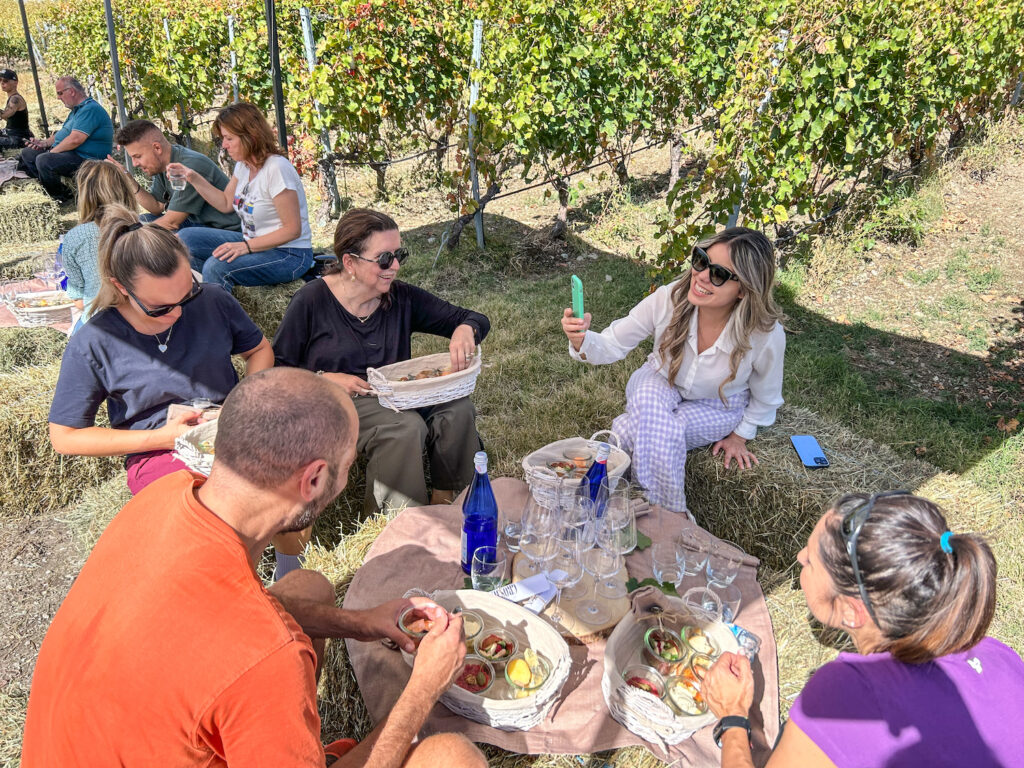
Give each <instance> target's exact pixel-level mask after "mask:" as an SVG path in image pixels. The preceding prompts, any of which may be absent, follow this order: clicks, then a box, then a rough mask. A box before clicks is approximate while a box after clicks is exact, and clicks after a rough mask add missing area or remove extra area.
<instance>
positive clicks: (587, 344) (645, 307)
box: [569, 286, 672, 365]
mask: <svg viewBox="0 0 1024 768" xmlns="http://www.w3.org/2000/svg"><path fill="white" fill-rule="evenodd" d="M671 304H672V299H671V286H662V287H661V288H659V289H658V290H657V291H655V292H654V293H652V294H651V295H650V296H648V297H647V298H645V299H644V300H643V301H641V302H640V303H639V304H637V305H636V306H635V307H633V308H632V309H631V310H630V311H629V314H628V315H626V317H620V318H619V319H618V320H615V321H614V322H613V323H612V324H611V325H609V326H608V327H607V328H605V329H604V330H603V331H601V332H600V333H595V332H594V331H587V333H586V335H585V336H584V338H583V344H581V345H580V351H579V352H577V351H576V350H574V349H573V348H572V344H569V355H570V356H571V357H572V358H573V360H582V361H584V362H587V363H591V364H592V365H606V364H608V363H617V362H618V361H619V360H622V359H623V358H624V357H625V356H626V355H628V354H629V353H630V352H632V351H633V350H634V349H636V347H637V345H639V344H640V342H642V341H643V340H644V339H646V338H647V337H648V336H650V335H652V334H653V333H654V331H655V328H656V326H657V324H658V319H659V318H660V317H661V316H662V315H663V314H664V313H665V311H666V308H667V309H668V311H669V312H671Z"/></svg>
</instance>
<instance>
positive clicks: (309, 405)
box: [22, 368, 486, 768]
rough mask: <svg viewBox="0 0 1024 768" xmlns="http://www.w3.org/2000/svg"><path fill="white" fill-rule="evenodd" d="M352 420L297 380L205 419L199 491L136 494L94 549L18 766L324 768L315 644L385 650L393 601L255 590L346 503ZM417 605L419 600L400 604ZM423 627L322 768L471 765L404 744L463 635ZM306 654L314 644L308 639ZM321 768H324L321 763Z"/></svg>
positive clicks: (316, 582) (448, 671) (36, 697)
mask: <svg viewBox="0 0 1024 768" xmlns="http://www.w3.org/2000/svg"><path fill="white" fill-rule="evenodd" d="M357 434H358V419H357V416H356V413H355V408H354V407H353V405H352V402H351V400H349V398H348V396H347V395H346V394H345V393H344V391H343V390H342V389H341V388H340V387H337V386H336V385H334V384H331V383H330V382H328V381H326V380H324V379H323V378H318V377H317V376H315V375H314V374H312V373H309V372H307V371H302V370H298V369H286V368H283V369H273V370H269V371H264V372H262V373H259V374H256V375H253V376H249V377H247V378H246V379H245V380H244V381H242V383H241V384H239V385H238V386H237V387H236V388H235V389H234V390H233V391H232V393H231V395H230V396H229V397H228V398H227V400H226V401H225V403H224V408H223V410H222V412H221V415H220V421H219V424H218V435H217V458H216V461H215V462H214V466H213V470H212V472H211V473H210V478H209V480H207V481H206V482H205V483H204V482H202V481H201V480H199V479H196V478H194V477H193V476H191V475H190V474H188V473H187V472H178V473H175V474H172V475H168V476H166V477H164V478H162V479H160V480H158V481H156V482H154V483H152V484H151V485H150V486H148V487H147V488H146V489H144V490H143V491H142V492H141V493H139V494H138V495H137V496H136V497H135V498H134V499H132V500H131V501H130V502H129V503H128V504H127V505H126V506H125V507H124V509H122V510H121V511H120V513H118V515H117V517H115V518H114V520H113V521H112V522H111V523H110V525H109V526H108V527H107V530H106V531H105V532H104V533H103V536H102V537H101V538H100V540H99V542H98V543H97V544H96V547H95V548H94V549H93V551H92V554H91V555H90V556H89V559H88V561H87V562H86V564H85V566H84V567H83V568H82V571H81V573H80V574H79V576H78V579H77V580H76V581H75V583H74V585H73V586H72V588H71V591H70V592H69V593H68V596H67V598H66V599H65V601H64V604H63V605H62V606H61V608H60V610H59V611H58V612H57V615H56V616H55V617H54V620H53V623H52V624H51V626H50V629H49V631H48V632H47V635H46V639H45V640H44V641H43V645H42V648H41V650H40V652H39V659H38V661H37V664H36V668H35V675H34V678H33V681H32V691H31V695H30V697H29V705H28V716H27V719H26V723H25V738H24V744H23V754H22V765H23V766H24V768H36V767H37V766H67V765H90V766H98V765H122V766H152V765H160V766H165V767H166V768H172V767H173V768H177V767H178V766H182V767H183V766H223V765H236V766H246V767H249V766H273V768H290V767H291V766H304V767H305V766H309V767H310V768H312V767H313V766H315V767H316V768H323V766H324V765H325V759H326V760H332V757H330V756H328V757H326V758H325V753H324V747H323V746H322V745H321V743H320V717H319V715H318V713H317V706H316V679H317V675H318V673H319V669H320V661H321V658H322V654H323V649H324V642H325V641H324V638H327V637H348V638H355V639H358V640H378V639H381V638H384V637H389V638H391V639H392V640H394V641H395V642H397V643H399V644H400V645H402V646H403V647H405V648H406V649H407V650H409V651H413V650H416V649H415V646H414V645H413V643H412V642H411V641H410V639H409V638H408V637H406V636H405V635H404V634H403V633H402V632H401V631H400V630H399V629H398V626H397V616H398V613H399V612H400V611H401V610H402V608H404V607H405V606H406V605H409V603H410V601H409V600H393V601H391V602H388V603H384V604H383V605H380V606H378V607H377V608H374V609H371V610H367V611H346V610H343V609H340V608H338V607H336V606H335V593H334V588H333V586H332V585H331V584H330V583H329V582H328V581H327V579H325V578H324V577H323V576H322V575H321V574H318V573H314V572H312V571H306V570H299V571H294V572H292V573H290V574H288V575H287V576H285V577H284V578H283V579H281V581H279V582H277V583H276V584H274V585H273V586H271V587H270V588H269V589H266V588H264V586H263V584H262V582H261V581H260V579H259V578H258V577H257V575H256V572H255V569H254V564H255V563H256V562H258V561H259V558H260V556H261V555H262V553H263V551H264V549H265V548H266V546H267V544H268V543H269V542H270V538H271V537H272V536H273V535H275V534H277V533H282V532H289V531H296V530H301V529H302V528H305V527H306V526H308V525H310V524H311V523H312V522H313V521H314V520H315V519H316V518H317V516H318V515H319V514H320V512H321V511H322V510H323V509H324V508H325V507H326V506H327V505H328V504H329V503H330V502H331V501H332V500H333V499H334V498H335V497H336V496H337V494H338V493H340V492H341V490H342V489H343V488H344V487H345V483H346V479H347V474H348V470H349V467H350V466H351V464H352V460H353V458H354V456H355V443H356V435H357ZM417 600H419V599H417ZM421 607H422V609H423V611H424V612H425V613H427V614H429V615H430V616H431V617H432V618H433V619H434V620H435V624H434V627H433V628H432V629H431V631H430V633H429V634H428V635H427V636H426V637H425V638H423V640H422V641H421V642H420V644H419V648H418V651H417V654H416V663H415V665H414V667H413V671H412V675H411V677H410V680H409V684H408V686H407V687H406V689H405V691H404V692H403V694H402V696H401V697H400V698H399V699H398V701H397V702H396V704H395V706H394V709H393V710H392V711H391V713H390V714H389V715H388V717H387V718H386V719H385V720H384V721H383V722H382V723H381V724H380V725H379V726H378V727H377V728H376V729H375V730H374V731H373V732H372V733H371V734H370V736H369V737H368V738H367V739H365V740H364V741H363V742H362V743H360V744H358V745H355V743H354V742H351V741H350V740H347V741H348V743H347V744H341V743H335V744H334V745H331V747H329V748H328V752H329V753H330V754H331V755H335V756H337V755H342V756H341V757H340V758H339V759H338V761H337V762H336V763H335V765H336V766H348V765H351V766H356V765H367V766H370V765H372V766H399V765H406V766H410V768H412V767H413V766H436V765H439V764H441V763H442V761H443V762H444V763H445V764H446V768H448V767H449V766H450V767H451V768H455V767H456V766H470V767H473V768H475V767H476V766H485V765H486V761H485V760H484V758H483V755H482V754H481V753H480V752H479V750H477V748H476V747H475V746H474V745H473V744H472V743H470V742H469V741H468V740H467V739H465V738H463V737H461V736H458V735H455V734H438V735H436V736H431V737H430V738H427V739H424V740H423V741H422V742H420V743H419V744H418V745H416V746H415V747H412V746H411V744H412V741H413V739H414V738H415V737H416V734H417V733H418V731H419V729H420V728H421V727H422V725H423V723H424V722H425V720H426V717H427V714H428V713H429V712H430V710H431V708H432V707H433V706H434V704H435V703H436V702H437V699H438V697H439V696H440V695H441V693H442V692H444V691H445V690H446V689H447V688H448V686H449V685H450V684H451V682H452V680H453V678H454V676H455V673H456V672H457V670H458V669H459V668H460V667H461V664H462V658H463V656H464V654H465V644H464V641H463V635H462V621H461V618H460V617H458V616H449V615H448V614H447V613H446V612H445V611H444V610H443V609H441V608H440V607H439V606H436V605H434V604H433V603H430V602H429V601H425V600H424V601H422V602H421ZM311 638H315V639H311ZM328 764H330V763H328Z"/></svg>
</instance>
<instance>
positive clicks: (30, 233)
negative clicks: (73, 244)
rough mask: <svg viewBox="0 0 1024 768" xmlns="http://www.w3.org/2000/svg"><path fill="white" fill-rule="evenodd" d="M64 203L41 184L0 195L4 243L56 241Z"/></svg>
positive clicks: (0, 237)
mask: <svg viewBox="0 0 1024 768" xmlns="http://www.w3.org/2000/svg"><path fill="white" fill-rule="evenodd" d="M60 230H61V227H60V206H59V205H57V203H56V201H55V200H53V199H52V198H51V197H50V196H49V195H47V194H46V193H45V192H43V190H42V188H41V187H39V186H38V185H32V186H26V187H23V188H19V189H15V190H12V191H10V192H6V193H4V194H0V243H31V242H35V241H37V240H55V239H56V238H57V236H58V235H59V234H60Z"/></svg>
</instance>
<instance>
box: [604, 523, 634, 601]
mask: <svg viewBox="0 0 1024 768" xmlns="http://www.w3.org/2000/svg"><path fill="white" fill-rule="evenodd" d="M620 524H621V527H620ZM597 546H598V547H600V548H601V549H604V550H606V551H608V552H613V553H615V554H616V555H619V556H620V558H619V559H620V562H621V560H622V556H625V555H628V554H629V553H630V552H632V551H633V550H634V549H636V517H634V516H633V514H632V512H629V513H628V514H626V516H625V518H624V519H621V520H620V519H619V518H618V517H616V516H614V515H609V514H605V516H604V517H602V518H601V519H600V520H598V521H597ZM612 576H614V573H612V574H609V575H608V578H606V579H605V580H604V581H602V582H601V584H600V593H601V596H602V597H609V598H616V597H625V595H626V587H625V585H624V584H623V583H622V581H621V580H619V579H613V578H611V577H612Z"/></svg>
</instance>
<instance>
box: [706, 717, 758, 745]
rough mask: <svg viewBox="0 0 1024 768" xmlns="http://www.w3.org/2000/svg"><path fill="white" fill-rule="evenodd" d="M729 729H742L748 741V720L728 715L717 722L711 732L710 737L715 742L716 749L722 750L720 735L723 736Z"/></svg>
mask: <svg viewBox="0 0 1024 768" xmlns="http://www.w3.org/2000/svg"><path fill="white" fill-rule="evenodd" d="M730 728H743V729H744V730H745V731H746V732H747V741H750V718H749V717H740V716H739V715H729V716H728V717H723V718H722V719H721V720H719V721H718V725H716V726H715V730H714V731H712V732H711V735H712V737H713V738H714V740H715V744H717V745H718V748H719V749H721V748H722V734H724V733H725V732H726V731H727V730H729V729H730Z"/></svg>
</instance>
